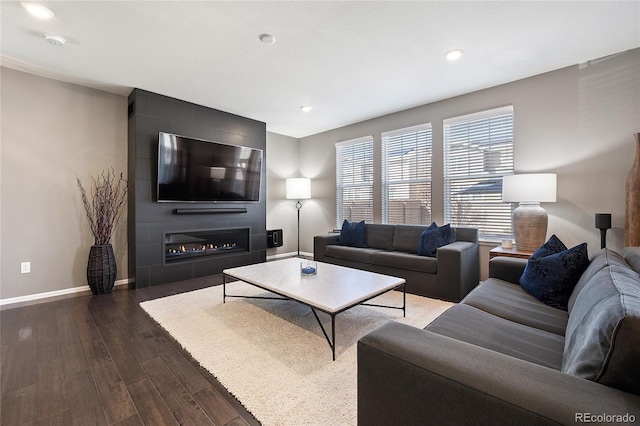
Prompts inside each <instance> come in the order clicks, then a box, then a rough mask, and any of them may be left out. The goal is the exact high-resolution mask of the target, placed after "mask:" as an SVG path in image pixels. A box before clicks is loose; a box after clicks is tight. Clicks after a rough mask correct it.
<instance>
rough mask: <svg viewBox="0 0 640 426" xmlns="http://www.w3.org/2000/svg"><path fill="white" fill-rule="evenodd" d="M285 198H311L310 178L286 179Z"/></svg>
mask: <svg viewBox="0 0 640 426" xmlns="http://www.w3.org/2000/svg"><path fill="white" fill-rule="evenodd" d="M286 186H287V200H308V199H309V198H311V179H309V178H289V179H287V181H286Z"/></svg>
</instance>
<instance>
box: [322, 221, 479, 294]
mask: <svg viewBox="0 0 640 426" xmlns="http://www.w3.org/2000/svg"><path fill="white" fill-rule="evenodd" d="M426 228H427V227H426V226H416V225H383V224H369V223H367V224H365V241H364V243H365V246H366V247H364V248H358V247H348V246H341V245H339V244H338V238H339V235H340V234H327V235H317V236H315V237H314V239H313V257H314V259H315V260H316V261H318V262H326V263H333V264H336V265H342V266H347V267H350V268H356V269H363V270H367V271H371V272H377V273H380V274H386V275H392V276H396V277H400V278H404V279H405V280H406V282H407V284H406V285H407V292H408V293H413V294H419V295H421V296H427V297H433V298H438V299H443V300H449V301H454V302H457V301H459V300H460V299H462V298H463V297H464V296H465V295H466V294H467V293H469V292H470V291H471V290H472V289H473V288H474V287H475V286H477V285H478V283H479V280H480V261H479V247H478V230H477V229H475V228H452V229H453V230H454V232H453V235H454V242H453V243H451V244H448V245H445V246H443V247H440V248H439V249H438V250H437V254H436V257H426V256H419V255H418V243H419V240H420V234H421V233H422V231H424V230H425V229H426Z"/></svg>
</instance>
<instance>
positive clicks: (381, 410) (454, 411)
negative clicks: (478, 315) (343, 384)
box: [358, 321, 640, 425]
mask: <svg viewBox="0 0 640 426" xmlns="http://www.w3.org/2000/svg"><path fill="white" fill-rule="evenodd" d="M581 413H591V414H610V415H617V414H620V415H624V414H627V413H628V414H629V415H633V416H635V419H639V418H640V397H638V396H635V395H632V394H629V393H626V392H623V391H619V390H617V389H613V388H610V387H607V386H604V385H601V384H598V383H595V382H590V381H588V380H585V379H581V378H578V377H575V376H571V375H568V374H564V373H562V372H560V371H557V370H553V369H550V368H547V367H542V366H539V365H536V364H533V363H530V362H527V361H523V360H520V359H517V358H513V357H510V356H507V355H504V354H501V353H498V352H495V351H492V350H489V349H485V348H481V347H479V346H475V345H471V344H469V343H465V342H461V341H458V340H455V339H452V338H449V337H446V336H442V335H439V334H435V333H432V332H429V331H425V330H421V329H419V328H414V327H411V326H408V325H405V324H400V323H397V322H393V321H391V322H389V323H387V324H385V325H383V326H381V327H379V328H377V329H376V330H374V331H372V332H371V333H369V334H367V335H366V336H364V337H363V338H361V339H360V340H359V341H358V424H362V425H389V424H406V425H418V424H429V425H451V424H456V425H477V424H513V425H516V424H518V425H522V424H536V425H545V424H565V425H567V424H576V423H580V422H577V421H576V420H578V418H577V417H576V416H579V415H581ZM585 415H586V414H585Z"/></svg>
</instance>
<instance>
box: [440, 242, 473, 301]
mask: <svg viewBox="0 0 640 426" xmlns="http://www.w3.org/2000/svg"><path fill="white" fill-rule="evenodd" d="M479 251H480V250H479V246H478V243H474V242H468V241H456V242H453V243H451V244H447V245H446V246H442V247H440V248H438V250H437V252H436V257H437V259H438V272H437V282H436V285H437V286H438V295H439V297H440V298H442V299H445V300H449V301H452V302H458V301H460V300H461V299H462V298H463V297H464V296H466V295H467V293H469V292H470V291H471V290H473V289H474V288H475V287H476V286H477V285H478V283H479V282H480V253H479Z"/></svg>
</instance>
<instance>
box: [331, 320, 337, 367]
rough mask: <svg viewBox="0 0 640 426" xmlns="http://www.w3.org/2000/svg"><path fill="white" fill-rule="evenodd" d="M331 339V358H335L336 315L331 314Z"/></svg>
mask: <svg viewBox="0 0 640 426" xmlns="http://www.w3.org/2000/svg"><path fill="white" fill-rule="evenodd" d="M331 340H332V341H333V344H332V345H331V352H332V355H333V360H334V361H335V360H336V316H335V314H334V315H331Z"/></svg>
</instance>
